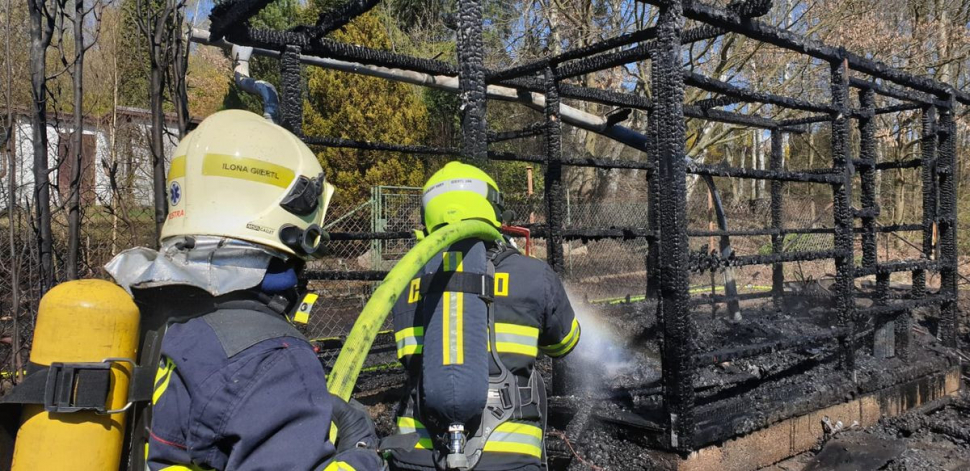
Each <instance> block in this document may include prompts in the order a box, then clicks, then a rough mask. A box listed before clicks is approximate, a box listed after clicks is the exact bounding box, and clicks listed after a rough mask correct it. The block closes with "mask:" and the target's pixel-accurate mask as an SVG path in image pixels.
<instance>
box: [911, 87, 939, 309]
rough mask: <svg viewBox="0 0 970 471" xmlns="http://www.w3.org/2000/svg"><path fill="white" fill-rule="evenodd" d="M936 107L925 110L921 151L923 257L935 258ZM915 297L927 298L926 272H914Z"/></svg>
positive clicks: (928, 107) (925, 108)
mask: <svg viewBox="0 0 970 471" xmlns="http://www.w3.org/2000/svg"><path fill="white" fill-rule="evenodd" d="M936 148H937V140H936V107H935V106H927V107H924V108H923V131H922V137H921V138H920V150H921V153H922V155H923V159H922V161H923V165H922V167H921V169H922V175H921V176H922V179H921V180H922V185H923V221H922V222H923V254H922V255H923V257H924V258H933V232H934V230H935V229H936ZM913 296H914V297H920V298H921V297H923V296H926V271H925V270H913Z"/></svg>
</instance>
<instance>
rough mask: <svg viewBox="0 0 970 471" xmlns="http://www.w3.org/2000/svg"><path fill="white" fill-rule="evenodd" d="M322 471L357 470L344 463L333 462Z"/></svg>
mask: <svg viewBox="0 0 970 471" xmlns="http://www.w3.org/2000/svg"><path fill="white" fill-rule="evenodd" d="M323 471H357V469H355V468H354V467H353V466H351V465H349V464H347V462H345V461H334V462H331V463H330V464H328V465H327V467H326V468H323Z"/></svg>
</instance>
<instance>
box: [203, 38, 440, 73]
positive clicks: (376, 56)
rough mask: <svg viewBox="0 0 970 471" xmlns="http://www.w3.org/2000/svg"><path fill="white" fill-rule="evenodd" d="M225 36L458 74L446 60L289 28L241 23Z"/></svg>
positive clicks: (321, 54)
mask: <svg viewBox="0 0 970 471" xmlns="http://www.w3.org/2000/svg"><path fill="white" fill-rule="evenodd" d="M209 33H210V36H209V40H210V41H213V40H215V39H216V38H214V37H213V36H212V32H211V31H210V32H209ZM226 39H227V40H228V41H230V42H232V43H235V44H239V45H241V46H250V47H258V48H264V49H271V50H274V51H279V50H282V49H283V48H284V47H286V46H288V45H294V46H299V47H300V50H301V51H302V52H303V53H304V54H308V55H312V56H318V57H326V58H331V59H338V60H344V61H352V62H359V63H361V64H367V65H376V66H381V67H389V68H396V69H403V70H411V71H415V72H422V73H426V74H432V75H450V76H456V75H458V69H457V67H455V66H454V65H452V64H449V63H447V62H443V61H439V60H433V59H422V58H417V57H411V56H406V55H404V54H397V53H394V52H390V51H382V50H378V49H372V48H369V47H364V46H357V45H354V44H346V43H341V42H337V41H334V40H331V39H327V38H317V39H312V38H309V37H307V36H306V35H304V34H300V33H296V32H292V31H275V30H266V29H258V28H248V27H240V28H234V29H232V30H231V31H229V32H228V34H226Z"/></svg>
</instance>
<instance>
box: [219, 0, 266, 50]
mask: <svg viewBox="0 0 970 471" xmlns="http://www.w3.org/2000/svg"><path fill="white" fill-rule="evenodd" d="M271 1H272V0H227V1H225V2H221V3H217V4H216V5H215V6H213V7H212V12H211V13H209V22H210V25H209V37H210V38H212V40H213V41H218V40H220V39H222V38H223V37H224V36H225V35H226V33H227V32H228V31H229V30H230V29H232V28H234V27H236V25H241V24H243V23H244V22H245V21H247V20H249V19H250V18H252V17H253V16H255V15H256V14H257V13H259V12H260V10H262V9H263V8H266V5H269V3H270V2H271Z"/></svg>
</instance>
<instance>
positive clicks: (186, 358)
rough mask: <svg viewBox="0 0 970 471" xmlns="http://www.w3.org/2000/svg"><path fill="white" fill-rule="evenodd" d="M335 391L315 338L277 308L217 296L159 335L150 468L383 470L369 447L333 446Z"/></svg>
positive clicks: (173, 470) (156, 470) (189, 470)
mask: <svg viewBox="0 0 970 471" xmlns="http://www.w3.org/2000/svg"><path fill="white" fill-rule="evenodd" d="M334 400H335V398H334V397H333V396H331V395H330V394H329V393H328V392H327V383H326V376H325V373H324V369H323V367H322V365H321V364H320V362H319V361H318V359H317V357H316V355H315V354H314V352H313V349H312V347H311V346H310V344H309V343H307V341H306V340H305V339H304V337H303V336H302V335H301V334H300V333H299V331H297V330H296V329H295V328H293V327H292V326H291V325H290V324H289V323H288V322H287V321H286V320H285V319H283V317H282V316H281V315H280V313H279V312H276V311H274V310H273V309H270V308H269V307H268V306H267V305H265V304H262V303H259V302H257V301H251V300H246V301H229V302H226V303H222V304H220V305H219V309H218V310H216V311H215V312H212V313H210V314H206V315H204V316H201V317H196V318H194V319H191V320H189V321H187V322H183V323H176V324H173V325H171V326H170V327H169V329H168V331H167V333H166V334H165V337H164V339H163V341H162V359H161V363H160V365H159V368H158V373H157V375H156V379H155V386H154V394H153V397H152V403H153V404H154V405H153V410H152V421H151V428H150V432H149V442H148V443H149V445H148V450H147V454H148V465H149V469H150V470H151V471H159V470H169V471H176V470H178V471H196V470H207V469H217V470H239V471H243V470H318V469H321V470H327V471H332V470H339V471H347V470H358V471H364V470H367V471H370V470H375V469H380V468H381V466H382V463H381V460H380V458H379V457H378V456H377V454H376V453H374V452H373V451H368V450H363V449H352V450H349V451H347V452H344V453H341V454H340V455H337V453H336V451H335V449H334V446H333V444H331V443H330V442H328V441H327V436H328V434H329V431H330V421H331V417H332V407H333V403H334V402H333V401H334ZM335 455H336V456H335Z"/></svg>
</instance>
